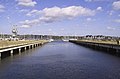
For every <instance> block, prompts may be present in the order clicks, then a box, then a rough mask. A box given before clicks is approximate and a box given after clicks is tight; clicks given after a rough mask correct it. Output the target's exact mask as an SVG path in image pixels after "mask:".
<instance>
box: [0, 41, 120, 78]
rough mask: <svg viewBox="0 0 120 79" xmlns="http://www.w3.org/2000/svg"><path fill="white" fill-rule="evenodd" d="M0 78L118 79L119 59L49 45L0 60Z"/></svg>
mask: <svg viewBox="0 0 120 79" xmlns="http://www.w3.org/2000/svg"><path fill="white" fill-rule="evenodd" d="M0 79H120V58H118V57H115V56H112V55H109V54H105V53H102V52H98V51H95V50H92V49H88V48H85V47H82V46H79V45H76V44H73V43H69V42H51V43H47V44H45V45H44V46H42V47H38V48H35V49H32V50H29V51H26V52H23V53H22V54H21V55H16V56H14V57H8V58H6V59H4V60H2V61H1V62H0Z"/></svg>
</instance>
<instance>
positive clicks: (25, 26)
mask: <svg viewBox="0 0 120 79" xmlns="http://www.w3.org/2000/svg"><path fill="white" fill-rule="evenodd" d="M20 27H23V28H29V27H31V26H30V25H21V26H20Z"/></svg>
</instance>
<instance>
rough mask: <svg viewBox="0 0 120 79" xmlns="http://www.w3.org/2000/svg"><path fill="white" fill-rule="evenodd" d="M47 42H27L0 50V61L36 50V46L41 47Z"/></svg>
mask: <svg viewBox="0 0 120 79" xmlns="http://www.w3.org/2000/svg"><path fill="white" fill-rule="evenodd" d="M47 42H48V41H35V42H33V41H32V42H31V43H30V42H29V43H25V44H21V45H20V44H18V45H13V46H7V47H4V48H0V60H2V59H4V58H6V57H8V56H14V55H16V54H19V53H22V52H24V51H26V50H29V49H33V48H36V47H38V46H42V45H43V44H45V43H47Z"/></svg>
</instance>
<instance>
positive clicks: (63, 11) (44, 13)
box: [21, 6, 96, 26]
mask: <svg viewBox="0 0 120 79" xmlns="http://www.w3.org/2000/svg"><path fill="white" fill-rule="evenodd" d="M95 14H96V10H91V9H89V8H84V7H82V6H69V7H65V8H60V7H56V6H55V7H52V8H45V9H43V10H32V11H30V12H29V13H27V16H37V19H34V20H26V21H23V22H21V23H22V24H27V25H32V26H33V25H36V24H41V23H52V22H55V21H61V20H64V19H73V18H75V17H83V16H94V15H95ZM38 17H39V18H38Z"/></svg>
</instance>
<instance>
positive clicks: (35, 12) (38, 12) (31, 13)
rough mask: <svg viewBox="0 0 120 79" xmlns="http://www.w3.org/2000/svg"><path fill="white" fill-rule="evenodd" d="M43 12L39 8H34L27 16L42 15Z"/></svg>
mask: <svg viewBox="0 0 120 79" xmlns="http://www.w3.org/2000/svg"><path fill="white" fill-rule="evenodd" d="M40 14H41V11H39V10H32V11H30V12H28V13H27V14H26V15H27V16H32V15H40Z"/></svg>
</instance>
